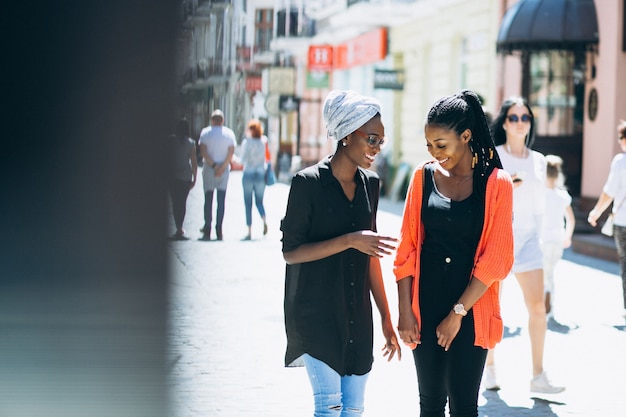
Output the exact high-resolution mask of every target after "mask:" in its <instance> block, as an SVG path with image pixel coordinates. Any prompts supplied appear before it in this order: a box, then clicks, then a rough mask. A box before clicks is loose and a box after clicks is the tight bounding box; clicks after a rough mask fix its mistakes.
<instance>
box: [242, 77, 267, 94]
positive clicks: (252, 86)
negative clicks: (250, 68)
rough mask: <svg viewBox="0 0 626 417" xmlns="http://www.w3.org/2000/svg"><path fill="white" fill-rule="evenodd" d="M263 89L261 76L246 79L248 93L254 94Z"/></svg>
mask: <svg viewBox="0 0 626 417" xmlns="http://www.w3.org/2000/svg"><path fill="white" fill-rule="evenodd" d="M262 89H263V83H262V78H261V76H260V75H248V76H247V77H246V91H250V92H254V91H261V90H262Z"/></svg>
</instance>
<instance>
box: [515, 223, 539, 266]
mask: <svg viewBox="0 0 626 417" xmlns="http://www.w3.org/2000/svg"><path fill="white" fill-rule="evenodd" d="M513 239H514V240H513V249H514V253H515V260H514V261H513V273H516V272H528V271H534V270H535V269H543V252H542V250H541V242H540V240H539V233H537V230H536V229H524V230H515V229H514V230H513Z"/></svg>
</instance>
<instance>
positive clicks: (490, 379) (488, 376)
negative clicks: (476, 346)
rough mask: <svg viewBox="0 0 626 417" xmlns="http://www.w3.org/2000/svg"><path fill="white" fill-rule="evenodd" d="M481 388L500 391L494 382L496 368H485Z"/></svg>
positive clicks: (493, 366)
mask: <svg viewBox="0 0 626 417" xmlns="http://www.w3.org/2000/svg"><path fill="white" fill-rule="evenodd" d="M483 387H485V389H488V390H491V391H497V390H499V389H500V386H499V385H498V382H497V381H496V366H495V365H487V366H485V372H483Z"/></svg>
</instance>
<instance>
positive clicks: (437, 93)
mask: <svg viewBox="0 0 626 417" xmlns="http://www.w3.org/2000/svg"><path fill="white" fill-rule="evenodd" d="M447 4H448V5H443V6H439V5H433V7H431V8H430V9H429V10H428V11H427V12H425V13H423V14H420V15H419V16H418V17H416V18H415V19H414V20H412V21H410V22H409V23H406V24H403V25H401V26H397V27H394V28H392V29H391V36H390V38H391V43H390V52H391V54H393V56H394V59H395V62H399V63H401V65H402V68H403V69H404V71H405V86H404V90H403V91H402V93H400V97H399V98H397V100H398V102H399V103H400V107H399V108H397V109H396V111H397V112H398V113H399V120H400V126H399V127H398V128H396V129H395V131H396V132H397V135H398V137H397V138H396V139H397V140H396V143H395V145H396V148H395V149H394V161H393V163H394V164H396V165H397V164H399V163H401V162H406V163H408V164H409V165H411V166H415V165H416V164H418V163H419V162H421V161H423V160H426V159H429V158H430V155H429V154H428V152H427V151H426V146H425V141H424V134H423V120H424V118H425V116H426V114H427V112H428V110H429V108H430V106H431V105H432V104H433V102H434V101H435V100H437V99H438V98H440V97H442V96H444V95H448V94H452V93H454V92H456V91H458V90H461V89H463V88H469V89H471V90H474V91H475V92H477V93H478V94H480V95H481V96H482V97H483V98H484V99H485V104H486V106H487V107H491V106H495V105H497V104H496V103H495V98H496V84H495V82H494V80H495V78H496V77H495V74H496V69H497V59H496V54H495V39H496V37H497V31H498V25H499V3H498V2H496V1H487V2H485V1H484V0H467V1H463V2H455V3H451V4H450V3H447Z"/></svg>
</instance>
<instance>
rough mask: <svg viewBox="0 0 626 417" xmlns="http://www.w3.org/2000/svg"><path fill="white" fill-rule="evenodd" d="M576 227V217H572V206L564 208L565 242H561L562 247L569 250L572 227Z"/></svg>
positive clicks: (572, 232) (572, 233)
mask: <svg viewBox="0 0 626 417" xmlns="http://www.w3.org/2000/svg"><path fill="white" fill-rule="evenodd" d="M575 225H576V217H575V216H574V210H572V206H567V207H565V240H564V241H563V247H564V248H569V247H570V246H572V236H573V235H574V226H575Z"/></svg>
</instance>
